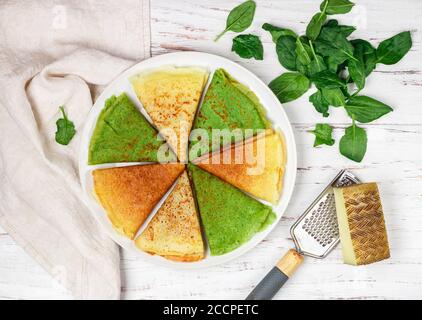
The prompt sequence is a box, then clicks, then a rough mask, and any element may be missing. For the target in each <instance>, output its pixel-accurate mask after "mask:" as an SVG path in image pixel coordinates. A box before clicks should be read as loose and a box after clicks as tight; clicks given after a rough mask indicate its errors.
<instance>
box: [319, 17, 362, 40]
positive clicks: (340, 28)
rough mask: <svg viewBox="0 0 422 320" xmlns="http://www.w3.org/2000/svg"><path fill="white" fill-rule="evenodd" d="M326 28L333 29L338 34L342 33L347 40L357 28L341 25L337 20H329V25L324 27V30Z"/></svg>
mask: <svg viewBox="0 0 422 320" xmlns="http://www.w3.org/2000/svg"><path fill="white" fill-rule="evenodd" d="M325 28H331V29H333V30H335V31H336V32H338V33H341V34H342V35H343V36H345V37H346V38H347V37H348V36H350V35H351V34H352V33H353V32H354V31H356V28H355V27H353V26H347V25H340V24H338V21H337V20H335V19H331V20H328V21H327V23H326V24H324V25H323V26H322V29H325Z"/></svg>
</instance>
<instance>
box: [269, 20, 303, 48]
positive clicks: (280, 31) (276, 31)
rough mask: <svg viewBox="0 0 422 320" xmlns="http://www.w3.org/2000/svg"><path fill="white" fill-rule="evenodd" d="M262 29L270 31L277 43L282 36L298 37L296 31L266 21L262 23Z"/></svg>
mask: <svg viewBox="0 0 422 320" xmlns="http://www.w3.org/2000/svg"><path fill="white" fill-rule="evenodd" d="M262 29H264V30H265V31H268V32H269V33H270V34H271V37H272V39H273V42H274V43H277V40H278V39H279V38H280V37H281V36H291V37H293V38H295V39H296V38H297V37H298V35H297V34H296V32H294V31H292V30H290V29H286V28H280V27H276V26H274V25H272V24H269V23H264V24H263V25H262Z"/></svg>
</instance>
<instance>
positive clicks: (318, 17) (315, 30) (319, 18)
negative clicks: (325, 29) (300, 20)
mask: <svg viewBox="0 0 422 320" xmlns="http://www.w3.org/2000/svg"><path fill="white" fill-rule="evenodd" d="M325 20H327V15H326V14H325V13H324V12H318V13H317V14H315V15H314V16H313V17H312V19H311V21H310V22H309V24H308V26H307V28H306V36H307V37H308V38H309V39H311V40H315V39H316V38H317V37H318V36H319V33H320V32H321V28H322V25H323V24H324V22H325Z"/></svg>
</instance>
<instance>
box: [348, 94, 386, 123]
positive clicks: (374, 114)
mask: <svg viewBox="0 0 422 320" xmlns="http://www.w3.org/2000/svg"><path fill="white" fill-rule="evenodd" d="M345 108H346V111H347V113H348V114H349V116H350V117H351V118H352V119H355V120H356V121H358V122H361V123H368V122H372V121H374V120H376V119H378V118H380V117H382V116H383V115H385V114H387V113H389V112H391V111H393V109H392V108H391V107H390V106H388V105H386V104H384V103H382V102H380V101H378V100H375V99H373V98H370V97H367V96H354V97H351V98H350V99H349V100H348V101H347V103H346V105H345Z"/></svg>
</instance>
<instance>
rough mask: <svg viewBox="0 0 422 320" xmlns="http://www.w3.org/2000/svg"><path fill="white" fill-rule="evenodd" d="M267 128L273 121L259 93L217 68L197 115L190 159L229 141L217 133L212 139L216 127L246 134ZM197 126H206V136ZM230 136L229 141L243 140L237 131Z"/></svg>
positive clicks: (200, 127)
mask: <svg viewBox="0 0 422 320" xmlns="http://www.w3.org/2000/svg"><path fill="white" fill-rule="evenodd" d="M268 128H270V124H269V122H268V120H267V118H266V116H265V111H264V108H263V106H262V105H261V103H260V102H259V99H258V97H257V96H256V95H255V94H254V93H253V92H252V91H250V90H249V88H248V87H246V86H244V85H243V84H241V83H239V82H238V81H237V80H236V79H234V78H232V77H231V76H230V75H229V74H228V73H227V72H226V71H225V70H224V69H217V70H216V71H215V72H214V75H213V78H212V80H211V83H210V86H209V88H208V90H207V93H206V94H205V97H204V101H203V103H202V106H201V109H200V110H199V112H198V116H197V117H196V119H195V123H194V129H195V132H194V133H193V134H192V135H191V140H192V141H191V148H190V150H189V159H190V160H192V159H195V158H196V157H198V156H200V155H203V154H206V153H208V152H211V151H214V150H216V148H217V147H219V146H220V145H225V144H226V143H225V142H224V141H221V139H215V137H214V143H213V138H212V131H213V130H215V129H219V130H227V131H229V132H230V133H233V130H236V129H237V131H240V133H241V134H242V135H243V136H246V137H248V136H251V135H254V134H256V133H257V131H258V130H259V129H268ZM196 129H203V130H205V132H206V133H207V135H208V137H207V139H204V137H202V136H201V135H202V133H201V131H200V130H196ZM197 135H198V136H197ZM198 137H199V138H198ZM227 139H228V143H229V144H230V143H231V142H236V141H239V140H240V139H239V138H238V137H237V136H236V134H233V136H231V137H230V136H229V137H228V138H227ZM197 140H200V141H197Z"/></svg>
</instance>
